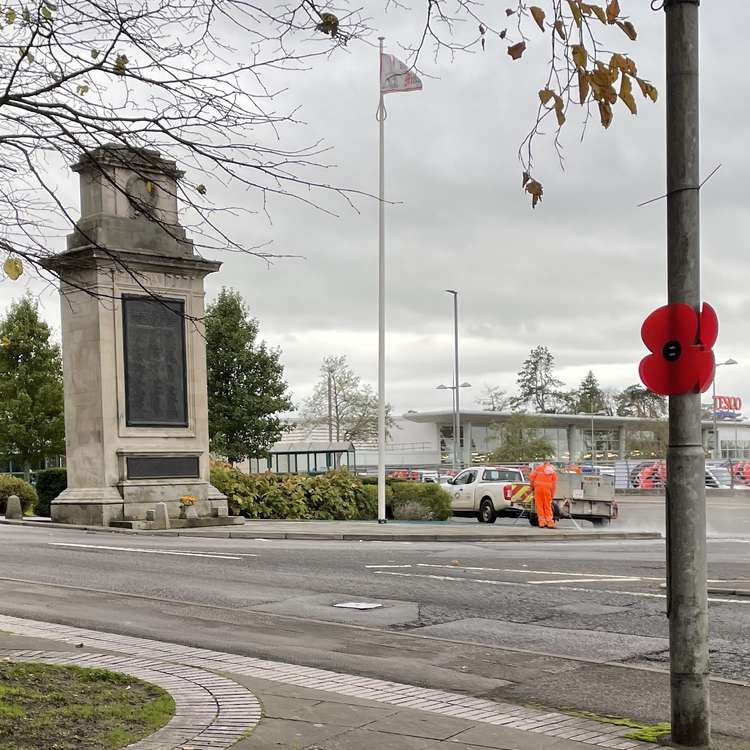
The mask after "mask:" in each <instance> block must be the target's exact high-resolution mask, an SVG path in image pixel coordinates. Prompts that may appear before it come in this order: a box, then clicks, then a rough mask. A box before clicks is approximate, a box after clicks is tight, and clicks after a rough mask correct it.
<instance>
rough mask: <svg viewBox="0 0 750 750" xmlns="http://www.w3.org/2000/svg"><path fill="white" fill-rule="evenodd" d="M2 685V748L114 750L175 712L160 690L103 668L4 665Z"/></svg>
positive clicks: (149, 731) (153, 729) (22, 663)
mask: <svg viewBox="0 0 750 750" xmlns="http://www.w3.org/2000/svg"><path fill="white" fill-rule="evenodd" d="M22 658H23V657H22ZM0 685H1V687H0V747H2V748H5V750H16V749H18V750H26V748H31V747H39V748H42V747H48V748H52V747H54V748H56V750H118V748H123V747H127V746H128V745H132V744H133V743H134V742H137V741H138V740H140V739H142V738H144V737H146V736H148V735H150V734H153V733H154V732H156V731H157V730H158V729H160V728H161V727H162V726H164V725H165V724H166V723H167V722H168V721H169V720H170V719H171V718H172V716H173V715H174V712H175V704H174V701H173V700H172V697H171V696H170V695H169V693H167V692H166V691H165V690H163V689H162V688H159V687H157V686H156V685H153V684H150V683H147V682H143V681H142V680H139V679H135V678H133V677H130V676H126V675H124V674H119V673H115V672H110V671H108V670H104V669H84V668H81V667H76V666H54V665H50V664H38V663H37V664H34V663H29V662H26V661H4V662H0Z"/></svg>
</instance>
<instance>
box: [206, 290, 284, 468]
mask: <svg viewBox="0 0 750 750" xmlns="http://www.w3.org/2000/svg"><path fill="white" fill-rule="evenodd" d="M257 339H258V321H257V320H255V319H253V318H250V317H249V315H248V311H247V308H246V307H245V305H244V303H243V301H242V297H241V296H240V294H239V293H238V292H236V291H234V290H233V289H222V290H221V293H220V294H219V296H218V298H217V299H216V301H215V302H214V303H213V304H212V305H209V307H208V310H207V311H206V360H207V366H208V431H209V435H210V438H211V450H212V451H213V452H214V453H218V454H220V455H222V456H225V457H226V458H227V459H228V460H229V461H231V462H233V463H234V462H237V461H241V460H242V459H243V458H245V457H246V456H262V455H264V454H265V453H266V452H267V451H268V449H269V448H270V447H271V446H272V445H273V444H274V443H275V442H276V441H277V440H279V438H280V437H281V435H282V433H283V431H284V428H283V425H282V422H281V420H280V419H279V417H278V414H279V412H283V411H288V410H289V409H291V408H292V402H291V400H290V397H289V393H288V386H287V384H286V382H285V381H284V367H283V365H282V364H281V361H280V352H279V351H278V350H276V349H269V348H268V347H267V346H266V344H265V342H263V341H261V342H258V340H257Z"/></svg>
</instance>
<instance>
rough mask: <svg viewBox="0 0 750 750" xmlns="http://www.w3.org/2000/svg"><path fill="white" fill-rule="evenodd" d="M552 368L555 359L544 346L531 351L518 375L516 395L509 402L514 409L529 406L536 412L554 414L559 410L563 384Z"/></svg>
mask: <svg viewBox="0 0 750 750" xmlns="http://www.w3.org/2000/svg"><path fill="white" fill-rule="evenodd" d="M554 366H555V358H554V357H553V356H552V354H550V351H549V349H547V347H546V346H537V347H536V348H535V349H532V350H531V352H530V353H529V356H528V358H527V359H526V361H525V362H524V363H523V366H522V367H521V370H520V372H519V373H518V378H517V380H516V383H517V384H518V395H517V396H514V397H513V399H512V401H511V403H512V406H513V408H514V409H525V408H526V407H528V406H531V408H532V409H533V410H534V411H537V412H542V413H554V412H555V411H557V410H558V409H559V408H560V397H561V394H560V391H559V388H560V386H562V384H563V383H562V381H561V380H558V379H557V378H556V377H555V376H554V375H553V370H554Z"/></svg>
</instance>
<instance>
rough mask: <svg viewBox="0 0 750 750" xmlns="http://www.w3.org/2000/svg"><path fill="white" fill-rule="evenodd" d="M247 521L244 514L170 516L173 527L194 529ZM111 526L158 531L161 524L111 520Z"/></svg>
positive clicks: (240, 523) (170, 524)
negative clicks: (197, 516)
mask: <svg viewBox="0 0 750 750" xmlns="http://www.w3.org/2000/svg"><path fill="white" fill-rule="evenodd" d="M243 523H245V519H244V518H243V517H242V516H205V517H203V518H170V519H169V527H170V528H171V529H194V528H203V527H207V526H241V525H242V524H243ZM109 525H110V526H115V527H116V528H118V529H137V530H138V531H158V530H159V528H160V527H159V525H158V524H157V523H155V522H154V521H111V522H110V524H109Z"/></svg>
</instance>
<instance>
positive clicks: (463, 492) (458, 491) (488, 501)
mask: <svg viewBox="0 0 750 750" xmlns="http://www.w3.org/2000/svg"><path fill="white" fill-rule="evenodd" d="M524 481H526V480H525V479H524V476H523V473H522V472H521V470H520V469H512V468H505V467H503V466H473V467H471V468H469V469H464V470H463V471H462V472H461V473H460V474H458V475H457V476H456V477H454V478H453V479H450V480H448V483H447V485H446V487H445V489H446V490H448V492H449V493H450V495H451V505H452V507H453V515H455V516H475V517H476V518H477V520H479V521H480V522H481V523H495V519H496V518H497V517H498V516H511V517H513V516H518V515H519V513H520V510H521V509H520V508H518V507H515V506H514V505H513V504H512V503H511V502H510V501H509V500H506V498H505V493H504V492H503V490H504V488H505V486H506V485H511V484H519V483H522V482H524Z"/></svg>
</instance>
